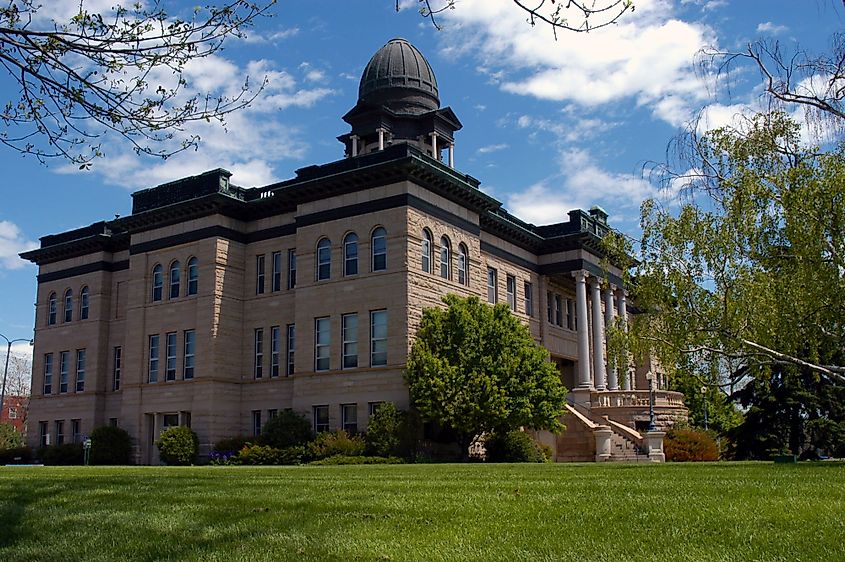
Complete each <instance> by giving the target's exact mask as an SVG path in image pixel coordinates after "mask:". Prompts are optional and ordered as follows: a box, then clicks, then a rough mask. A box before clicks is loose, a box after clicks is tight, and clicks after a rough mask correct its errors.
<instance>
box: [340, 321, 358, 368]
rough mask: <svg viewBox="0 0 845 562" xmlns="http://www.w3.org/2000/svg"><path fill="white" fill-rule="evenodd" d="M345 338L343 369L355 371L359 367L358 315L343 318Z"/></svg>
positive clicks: (343, 335) (342, 329)
mask: <svg viewBox="0 0 845 562" xmlns="http://www.w3.org/2000/svg"><path fill="white" fill-rule="evenodd" d="M341 325H342V328H341V331H342V334H341V335H342V337H343V358H342V359H343V362H342V365H343V368H344V369H353V368H355V367H357V366H358V315H357V314H344V315H343V316H341Z"/></svg>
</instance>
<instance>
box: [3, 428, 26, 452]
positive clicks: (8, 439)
mask: <svg viewBox="0 0 845 562" xmlns="http://www.w3.org/2000/svg"><path fill="white" fill-rule="evenodd" d="M18 447H23V437H21V434H20V432H19V431H18V430H17V429H15V426H13V425H12V424H10V423H6V422H3V423H0V449H17V448H18Z"/></svg>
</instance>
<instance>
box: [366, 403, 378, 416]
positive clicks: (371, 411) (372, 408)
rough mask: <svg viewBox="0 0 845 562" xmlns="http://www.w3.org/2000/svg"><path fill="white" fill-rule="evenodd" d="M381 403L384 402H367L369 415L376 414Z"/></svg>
mask: <svg viewBox="0 0 845 562" xmlns="http://www.w3.org/2000/svg"><path fill="white" fill-rule="evenodd" d="M381 405H382V402H370V403H369V404H367V415H368V416H369V417H373V415H375V413H376V412H377V411H378V409H379V407H381Z"/></svg>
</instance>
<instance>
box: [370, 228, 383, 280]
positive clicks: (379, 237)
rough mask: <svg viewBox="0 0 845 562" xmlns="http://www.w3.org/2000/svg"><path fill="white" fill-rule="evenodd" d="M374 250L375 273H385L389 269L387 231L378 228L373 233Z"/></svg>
mask: <svg viewBox="0 0 845 562" xmlns="http://www.w3.org/2000/svg"><path fill="white" fill-rule="evenodd" d="M370 248H372V264H373V271H384V270H386V269H387V231H386V230H385V229H384V228H383V227H381V226H380V227H378V228H377V229H375V230H374V231H373V235H372V237H371V239H370Z"/></svg>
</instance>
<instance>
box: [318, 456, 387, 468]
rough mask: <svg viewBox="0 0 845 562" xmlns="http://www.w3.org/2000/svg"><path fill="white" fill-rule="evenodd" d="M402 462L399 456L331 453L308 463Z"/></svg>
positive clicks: (333, 464)
mask: <svg viewBox="0 0 845 562" xmlns="http://www.w3.org/2000/svg"><path fill="white" fill-rule="evenodd" d="M402 462H403V461H402V459H400V458H399V457H365V456H352V457H350V456H347V455H333V456H331V457H326V458H324V459H319V460H316V461H311V462H310V463H308V464H310V465H315V466H338V465H347V464H402Z"/></svg>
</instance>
